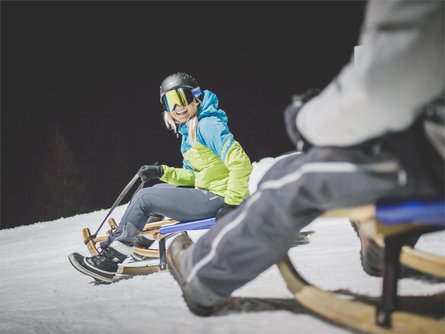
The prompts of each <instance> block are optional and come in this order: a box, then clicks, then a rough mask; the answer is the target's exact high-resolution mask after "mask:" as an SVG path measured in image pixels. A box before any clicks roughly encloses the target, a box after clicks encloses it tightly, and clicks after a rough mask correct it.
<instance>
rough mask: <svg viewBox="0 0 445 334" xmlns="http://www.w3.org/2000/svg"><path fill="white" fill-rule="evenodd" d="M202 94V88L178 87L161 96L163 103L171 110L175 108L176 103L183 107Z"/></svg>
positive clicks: (168, 110)
mask: <svg viewBox="0 0 445 334" xmlns="http://www.w3.org/2000/svg"><path fill="white" fill-rule="evenodd" d="M200 95H201V89H200V88H199V87H196V88H193V89H192V88H187V87H185V88H176V89H172V90H169V91H168V92H166V93H164V94H163V95H162V96H161V104H162V105H163V106H164V108H165V110H166V111H167V112H171V111H172V110H174V109H175V107H176V105H180V106H182V107H186V106H188V105H189V104H190V103H192V102H193V99H194V98H195V97H198V96H200Z"/></svg>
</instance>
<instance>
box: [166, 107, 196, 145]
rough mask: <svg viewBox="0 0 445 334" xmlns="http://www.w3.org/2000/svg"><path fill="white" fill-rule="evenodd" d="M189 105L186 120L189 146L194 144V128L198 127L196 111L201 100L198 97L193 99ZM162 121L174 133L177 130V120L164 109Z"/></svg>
mask: <svg viewBox="0 0 445 334" xmlns="http://www.w3.org/2000/svg"><path fill="white" fill-rule="evenodd" d="M189 105H191V106H192V108H191V110H190V117H189V119H188V120H187V122H186V124H187V130H188V134H189V136H188V140H189V144H190V145H191V146H193V145H195V144H196V129H197V127H198V111H199V106H200V105H201V101H199V100H198V99H194V100H193V102H192V103H190V104H189ZM164 123H165V125H166V126H167V129H169V130H173V131H174V132H175V133H177V132H178V122H177V121H175V119H174V118H173V117H172V115H171V114H170V113H169V112H167V111H164Z"/></svg>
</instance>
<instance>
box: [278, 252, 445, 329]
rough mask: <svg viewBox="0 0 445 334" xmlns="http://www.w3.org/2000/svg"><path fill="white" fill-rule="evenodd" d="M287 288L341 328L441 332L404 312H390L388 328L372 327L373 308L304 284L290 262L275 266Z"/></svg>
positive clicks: (433, 324) (426, 319)
mask: <svg viewBox="0 0 445 334" xmlns="http://www.w3.org/2000/svg"><path fill="white" fill-rule="evenodd" d="M278 269H279V270H280V272H281V275H282V276H283V278H284V280H285V281H286V283H287V287H288V288H289V290H290V291H291V292H292V293H293V294H294V296H295V298H296V300H297V301H298V302H300V303H301V304H302V305H303V306H305V307H306V308H308V309H309V310H311V311H313V312H315V313H317V314H319V315H321V316H323V317H325V318H327V319H329V320H331V321H333V322H336V323H339V324H342V325H344V326H347V327H350V328H355V329H358V330H361V331H364V332H371V333H444V332H445V324H444V323H443V322H440V321H438V320H435V319H433V318H429V317H424V316H420V315H416V314H412V313H407V312H399V311H394V312H393V313H392V327H391V328H384V327H380V326H378V325H376V320H375V314H376V307H375V306H374V305H369V304H366V303H364V302H359V301H354V300H351V299H350V297H346V298H345V297H342V296H341V295H339V294H336V293H333V292H329V291H325V290H322V289H319V288H317V287H314V286H312V285H310V284H309V283H307V282H306V281H305V280H304V279H302V278H301V276H300V275H299V274H298V273H297V271H296V270H295V268H294V267H293V265H292V263H291V261H290V259H289V258H288V257H286V258H285V259H284V260H282V261H281V262H279V263H278Z"/></svg>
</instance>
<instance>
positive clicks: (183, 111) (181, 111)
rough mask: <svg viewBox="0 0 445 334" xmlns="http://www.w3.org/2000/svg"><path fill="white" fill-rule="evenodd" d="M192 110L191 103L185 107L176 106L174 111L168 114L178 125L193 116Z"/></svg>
mask: <svg viewBox="0 0 445 334" xmlns="http://www.w3.org/2000/svg"><path fill="white" fill-rule="evenodd" d="M193 108H194V105H193V103H190V104H189V105H187V106H185V107H183V106H180V105H178V104H177V105H176V106H175V109H173V110H172V111H171V112H170V114H171V115H172V117H173V118H174V119H175V120H176V121H178V122H179V123H185V122H187V121H188V119H189V118H190V116H191V115H192V114H193Z"/></svg>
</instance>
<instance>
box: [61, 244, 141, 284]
mask: <svg viewBox="0 0 445 334" xmlns="http://www.w3.org/2000/svg"><path fill="white" fill-rule="evenodd" d="M129 249H131V250H132V249H133V247H130V246H127V245H124V244H123V243H121V242H119V241H114V242H113V243H111V245H110V246H108V247H107V248H105V249H104V250H102V251H101V252H100V253H99V255H96V256H92V257H84V256H82V255H80V254H79V253H72V254H70V255H69V256H68V259H69V261H70V262H71V264H72V265H73V267H74V268H75V269H77V270H78V271H80V272H81V273H82V274H85V275H88V276H91V277H93V278H94V279H95V280H96V281H99V282H101V283H112V282H113V278H114V276H115V275H116V273H117V270H118V267H119V264H120V263H122V262H124V260H125V259H126V258H127V256H128V254H129V253H130V252H129Z"/></svg>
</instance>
